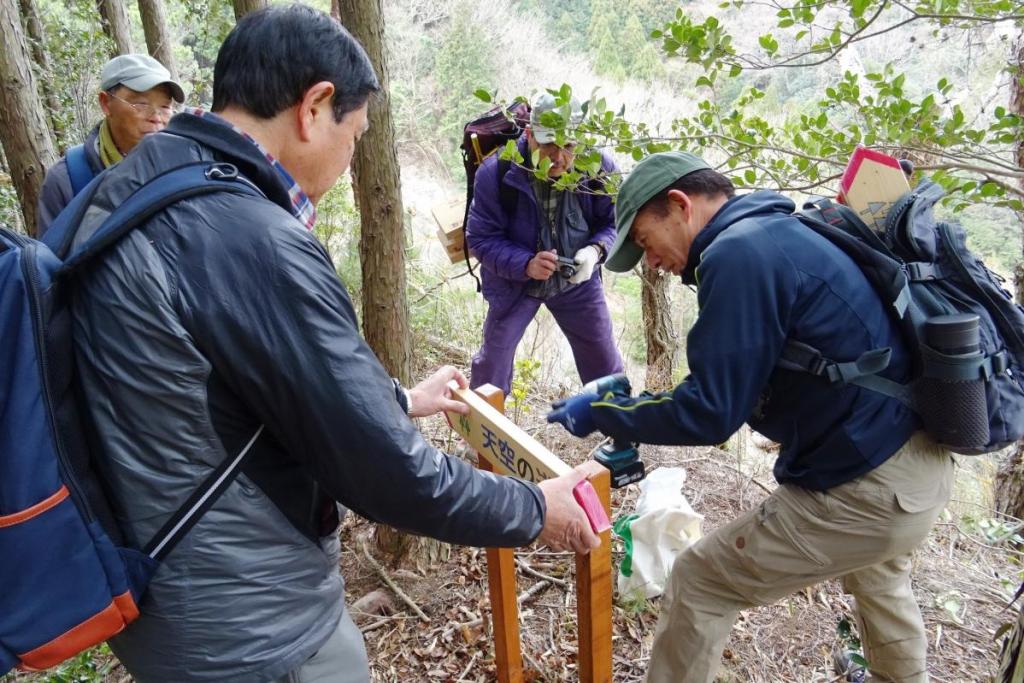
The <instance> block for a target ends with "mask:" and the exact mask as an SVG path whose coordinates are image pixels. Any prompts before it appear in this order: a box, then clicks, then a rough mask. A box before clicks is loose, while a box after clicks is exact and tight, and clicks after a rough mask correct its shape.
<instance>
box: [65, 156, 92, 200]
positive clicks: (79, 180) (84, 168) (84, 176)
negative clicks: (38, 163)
mask: <svg viewBox="0 0 1024 683" xmlns="http://www.w3.org/2000/svg"><path fill="white" fill-rule="evenodd" d="M64 163H65V164H67V167H68V178H70V180H71V192H72V194H74V195H77V194H78V193H79V192H81V191H82V190H84V189H85V186H86V185H88V184H89V182H90V181H91V180H92V179H93V178H94V177H95V175H96V174H95V173H93V172H92V167H91V166H89V159H87V158H86V156H85V145H84V144H81V145H75V146H74V147H72V148H70V149H69V150H68V151H67V154H65V155H64Z"/></svg>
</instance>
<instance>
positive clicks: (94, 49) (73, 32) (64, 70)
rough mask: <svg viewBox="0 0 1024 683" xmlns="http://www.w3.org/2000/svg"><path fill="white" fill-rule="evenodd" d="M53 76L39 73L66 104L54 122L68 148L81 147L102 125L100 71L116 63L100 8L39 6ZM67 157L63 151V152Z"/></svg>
mask: <svg viewBox="0 0 1024 683" xmlns="http://www.w3.org/2000/svg"><path fill="white" fill-rule="evenodd" d="M38 9H39V15H40V20H41V22H42V24H43V33H44V35H45V39H46V53H47V56H48V59H49V67H50V68H49V72H48V73H39V74H38V76H39V78H40V79H41V80H45V81H46V83H47V85H48V87H49V89H50V92H52V93H53V94H54V96H55V97H56V98H57V100H58V102H59V103H60V109H59V110H58V111H57V112H54V113H53V116H52V117H51V120H55V121H56V122H57V128H58V130H56V131H54V132H55V134H56V137H57V139H58V140H60V141H63V143H64V144H62V145H59V147H61V148H63V147H64V146H65V145H74V144H78V143H79V142H80V141H81V140H82V138H84V137H85V135H86V133H87V132H88V131H89V129H90V128H91V127H92V126H93V125H94V124H95V123H96V122H97V121H98V120H99V118H100V116H101V113H100V110H99V106H98V105H97V103H96V96H97V91H98V90H99V74H100V69H102V68H103V65H104V64H105V63H106V61H107V60H108V59H109V58H110V49H111V48H110V41H109V40H108V39H107V37H106V36H105V35H103V31H102V29H101V28H100V25H99V18H98V15H97V13H96V5H95V4H94V3H90V2H86V1H85V0H77V1H75V2H70V3H65V2H59V1H58V0H39V2H38ZM61 151H62V150H61Z"/></svg>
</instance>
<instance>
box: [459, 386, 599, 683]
mask: <svg viewBox="0 0 1024 683" xmlns="http://www.w3.org/2000/svg"><path fill="white" fill-rule="evenodd" d="M453 393H454V395H455V396H456V398H458V399H459V400H460V401H462V402H463V403H466V404H467V405H469V409H470V412H469V415H456V414H454V413H448V420H449V422H450V423H451V424H452V427H453V428H454V429H455V431H456V432H458V433H459V434H460V435H461V436H462V438H464V439H465V440H466V442H467V443H469V445H470V446H472V447H473V448H474V449H475V450H476V452H477V453H478V454H479V456H480V457H479V467H480V469H483V470H487V471H489V472H496V473H498V474H504V475H510V476H513V477H519V478H520V479H525V480H527V481H532V482H540V481H543V480H544V479H550V478H552V477H558V476H561V475H563V474H565V473H566V472H568V471H569V470H571V469H572V468H571V467H569V465H567V464H566V463H564V462H563V461H562V460H560V459H559V458H558V457H557V456H555V455H554V454H553V453H552V452H551V451H549V450H548V449H547V448H545V447H544V446H542V445H541V444H540V443H539V442H538V441H537V440H536V439H534V438H533V437H531V436H530V435H529V434H527V433H526V432H524V431H523V430H522V429H520V428H519V427H517V426H516V425H515V424H514V423H513V422H512V421H511V420H509V419H508V418H507V417H505V415H504V410H505V397H504V395H503V394H502V392H501V390H500V389H498V388H497V387H494V386H492V385H490V384H486V385H484V386H483V387H480V388H479V389H477V390H476V392H475V393H474V392H473V391H472V390H469V389H453ZM590 483H591V484H592V485H593V486H594V488H595V489H596V490H597V495H598V497H599V498H600V499H601V502H602V503H603V504H604V507H605V511H606V512H608V513H609V515H610V513H611V477H610V474H609V473H608V472H602V473H601V474H600V475H598V476H597V477H595V478H593V479H591V480H590ZM487 581H488V585H489V588H490V595H491V613H492V618H493V620H494V659H495V663H496V664H497V669H498V681H499V683H519V682H521V681H522V680H523V659H522V650H521V646H520V642H519V606H518V603H517V600H516V577H515V557H514V553H513V550H512V549H511V548H488V549H487ZM576 613H577V619H578V627H577V630H578V634H579V655H578V657H577V667H578V670H579V679H580V683H611V680H612V571H611V531H605V532H604V533H602V534H601V545H600V547H598V548H596V549H594V550H592V551H590V554H588V555H577V556H576Z"/></svg>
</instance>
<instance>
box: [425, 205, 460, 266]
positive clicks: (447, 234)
mask: <svg viewBox="0 0 1024 683" xmlns="http://www.w3.org/2000/svg"><path fill="white" fill-rule="evenodd" d="M430 213H431V214H433V216H434V220H435V221H436V222H437V238H438V239H439V240H441V246H443V247H444V250H445V253H446V254H448V260H450V261H451V262H452V263H460V262H462V261H465V259H466V253H465V251H463V245H464V243H465V235H466V233H465V230H463V228H462V221H463V219H464V218H465V217H466V200H465V199H451V200H446V201H443V202H440V203H439V204H435V205H434V206H433V207H431V209H430Z"/></svg>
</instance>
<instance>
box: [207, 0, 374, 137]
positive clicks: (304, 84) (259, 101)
mask: <svg viewBox="0 0 1024 683" xmlns="http://www.w3.org/2000/svg"><path fill="white" fill-rule="evenodd" d="M320 81H330V82H331V83H333V84H334V99H333V101H332V107H333V109H334V120H335V121H337V122H340V121H341V119H342V118H343V117H344V116H345V114H347V113H349V112H350V111H354V110H356V109H358V108H359V107H361V106H363V104H364V103H366V101H367V100H368V99H369V97H370V95H371V94H372V93H375V92H377V91H378V90H380V82H379V81H378V80H377V74H376V73H375V72H374V70H373V65H372V64H371V63H370V58H369V57H368V56H367V55H366V51H365V50H364V49H363V46H362V45H360V44H359V41H357V40H356V39H355V38H353V37H352V34H351V33H349V32H348V31H347V30H346V29H345V27H344V26H342V25H341V24H339V23H338V22H337V21H335V20H334V19H332V18H331V17H330V16H328V15H326V14H324V13H323V12H320V11H319V10H315V9H313V8H312V7H306V6H305V5H299V4H294V5H272V6H270V7H266V8H264V9H261V10H257V11H256V12H252V13H250V14H247V15H245V17H243V18H242V20H241V21H239V22H238V24H237V25H236V26H235V28H234V29H232V31H231V33H229V34H228V37H227V39H225V40H224V44H223V45H221V47H220V52H218V53H217V64H216V66H214V69H213V111H215V112H216V111H222V110H223V109H225V108H227V107H230V106H236V107H240V108H242V109H244V110H245V111H247V112H249V113H250V114H253V115H254V116H258V117H260V118H263V119H269V118H273V117H274V116H276V115H277V114H279V113H280V112H282V111H284V110H285V109H287V108H288V107H291V106H293V105H295V104H296V103H298V102H299V101H300V100H301V99H302V96H303V94H304V93H305V92H306V91H307V90H309V88H310V87H312V86H313V85H314V84H315V83H319V82H320Z"/></svg>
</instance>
